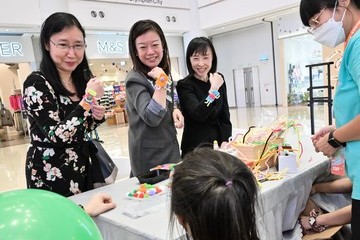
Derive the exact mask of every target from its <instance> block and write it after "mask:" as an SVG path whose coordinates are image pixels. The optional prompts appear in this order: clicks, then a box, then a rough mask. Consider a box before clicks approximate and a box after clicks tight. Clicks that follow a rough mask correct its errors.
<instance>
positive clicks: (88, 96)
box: [83, 89, 96, 105]
mask: <svg viewBox="0 0 360 240" xmlns="http://www.w3.org/2000/svg"><path fill="white" fill-rule="evenodd" d="M95 96H96V92H95V91H94V90H92V89H89V90H88V91H87V92H86V93H85V95H84V97H83V99H84V101H85V102H86V103H88V104H90V105H93V104H94V103H95Z"/></svg>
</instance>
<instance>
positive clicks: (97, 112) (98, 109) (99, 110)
mask: <svg viewBox="0 0 360 240" xmlns="http://www.w3.org/2000/svg"><path fill="white" fill-rule="evenodd" d="M91 112H92V116H93V118H95V119H96V120H101V119H103V117H104V115H105V107H104V106H100V105H96V104H94V105H92V106H91Z"/></svg>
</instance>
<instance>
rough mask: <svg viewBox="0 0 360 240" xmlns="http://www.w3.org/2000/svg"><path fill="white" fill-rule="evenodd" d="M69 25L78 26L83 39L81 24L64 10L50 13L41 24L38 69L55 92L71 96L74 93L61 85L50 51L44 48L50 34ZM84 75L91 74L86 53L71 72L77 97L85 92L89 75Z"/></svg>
mask: <svg viewBox="0 0 360 240" xmlns="http://www.w3.org/2000/svg"><path fill="white" fill-rule="evenodd" d="M71 27H76V28H78V29H79V30H80V31H81V32H82V34H83V37H84V39H85V30H84V28H83V27H82V26H81V24H80V22H79V21H78V20H77V18H76V17H75V16H74V15H72V14H70V13H65V12H56V13H53V14H52V15H50V16H49V17H48V18H47V19H46V20H45V21H44V23H43V24H42V27H41V32H40V44H41V52H42V59H41V62H40V71H41V72H42V73H43V74H44V75H45V78H46V80H47V81H48V82H49V83H50V84H51V85H52V87H53V88H54V90H55V92H56V93H57V94H60V95H64V96H72V95H74V94H72V93H71V92H69V91H68V90H67V89H66V88H65V87H64V86H63V85H62V83H61V79H60V75H59V72H58V71H57V69H56V66H55V63H54V61H53V60H52V58H51V56H50V52H49V51H48V50H47V49H46V46H47V45H49V44H50V38H51V36H53V35H54V34H56V33H59V32H61V31H63V30H64V29H65V28H71ZM86 71H87V74H85V72H86ZM85 75H91V73H90V69H89V64H88V61H87V58H86V54H85V53H84V58H83V60H82V62H81V63H80V64H79V65H78V66H77V67H76V69H75V70H74V71H73V72H72V73H71V76H72V78H73V79H74V80H75V81H73V83H74V85H75V88H76V91H77V95H78V97H79V98H82V96H83V95H84V94H85V89H86V83H87V81H88V80H89V79H88V78H89V76H85Z"/></svg>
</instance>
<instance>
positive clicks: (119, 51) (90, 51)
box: [86, 35, 129, 59]
mask: <svg viewBox="0 0 360 240" xmlns="http://www.w3.org/2000/svg"><path fill="white" fill-rule="evenodd" d="M127 40H128V37H127V36H121V35H87V37H86V45H87V48H86V55H87V57H88V58H89V59H100V58H127V57H129V51H128V47H127Z"/></svg>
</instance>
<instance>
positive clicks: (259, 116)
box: [0, 105, 328, 192]
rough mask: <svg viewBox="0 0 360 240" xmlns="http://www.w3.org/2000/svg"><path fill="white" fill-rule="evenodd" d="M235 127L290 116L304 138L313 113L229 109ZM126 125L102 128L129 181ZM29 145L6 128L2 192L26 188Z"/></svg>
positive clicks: (324, 110)
mask: <svg viewBox="0 0 360 240" xmlns="http://www.w3.org/2000/svg"><path fill="white" fill-rule="evenodd" d="M230 115H231V121H232V124H233V128H240V129H247V128H248V127H249V126H251V125H255V126H258V127H261V126H269V125H270V124H271V123H274V122H276V120H277V119H278V118H279V117H288V119H293V120H295V121H297V122H298V123H300V124H301V125H302V126H303V127H302V131H301V132H302V134H303V135H308V136H309V135H310V134H311V127H310V126H311V125H310V111H309V107H308V106H291V107H255V108H232V109H230ZM327 115H328V107H327V105H317V106H315V111H314V119H315V130H317V129H319V128H320V127H322V126H324V125H326V124H327V123H328V120H327ZM127 130H128V125H127V124H119V125H107V124H106V123H104V124H103V125H102V126H101V127H100V128H99V134H100V138H101V139H102V140H104V146H105V148H106V150H107V151H108V153H109V154H110V156H112V157H113V159H114V161H115V163H116V164H117V166H118V168H119V172H118V176H117V178H118V179H126V178H128V176H129V173H130V163H129V158H128V140H127ZM181 135H182V130H178V140H179V142H181ZM28 145H29V137H28V136H24V135H21V134H19V133H17V132H16V130H14V129H12V128H9V127H8V129H7V136H6V138H5V141H0V192H3V191H7V190H12V189H21V188H25V187H26V185H25V176H24V174H25V170H24V169H25V156H26V151H27V148H28Z"/></svg>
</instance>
